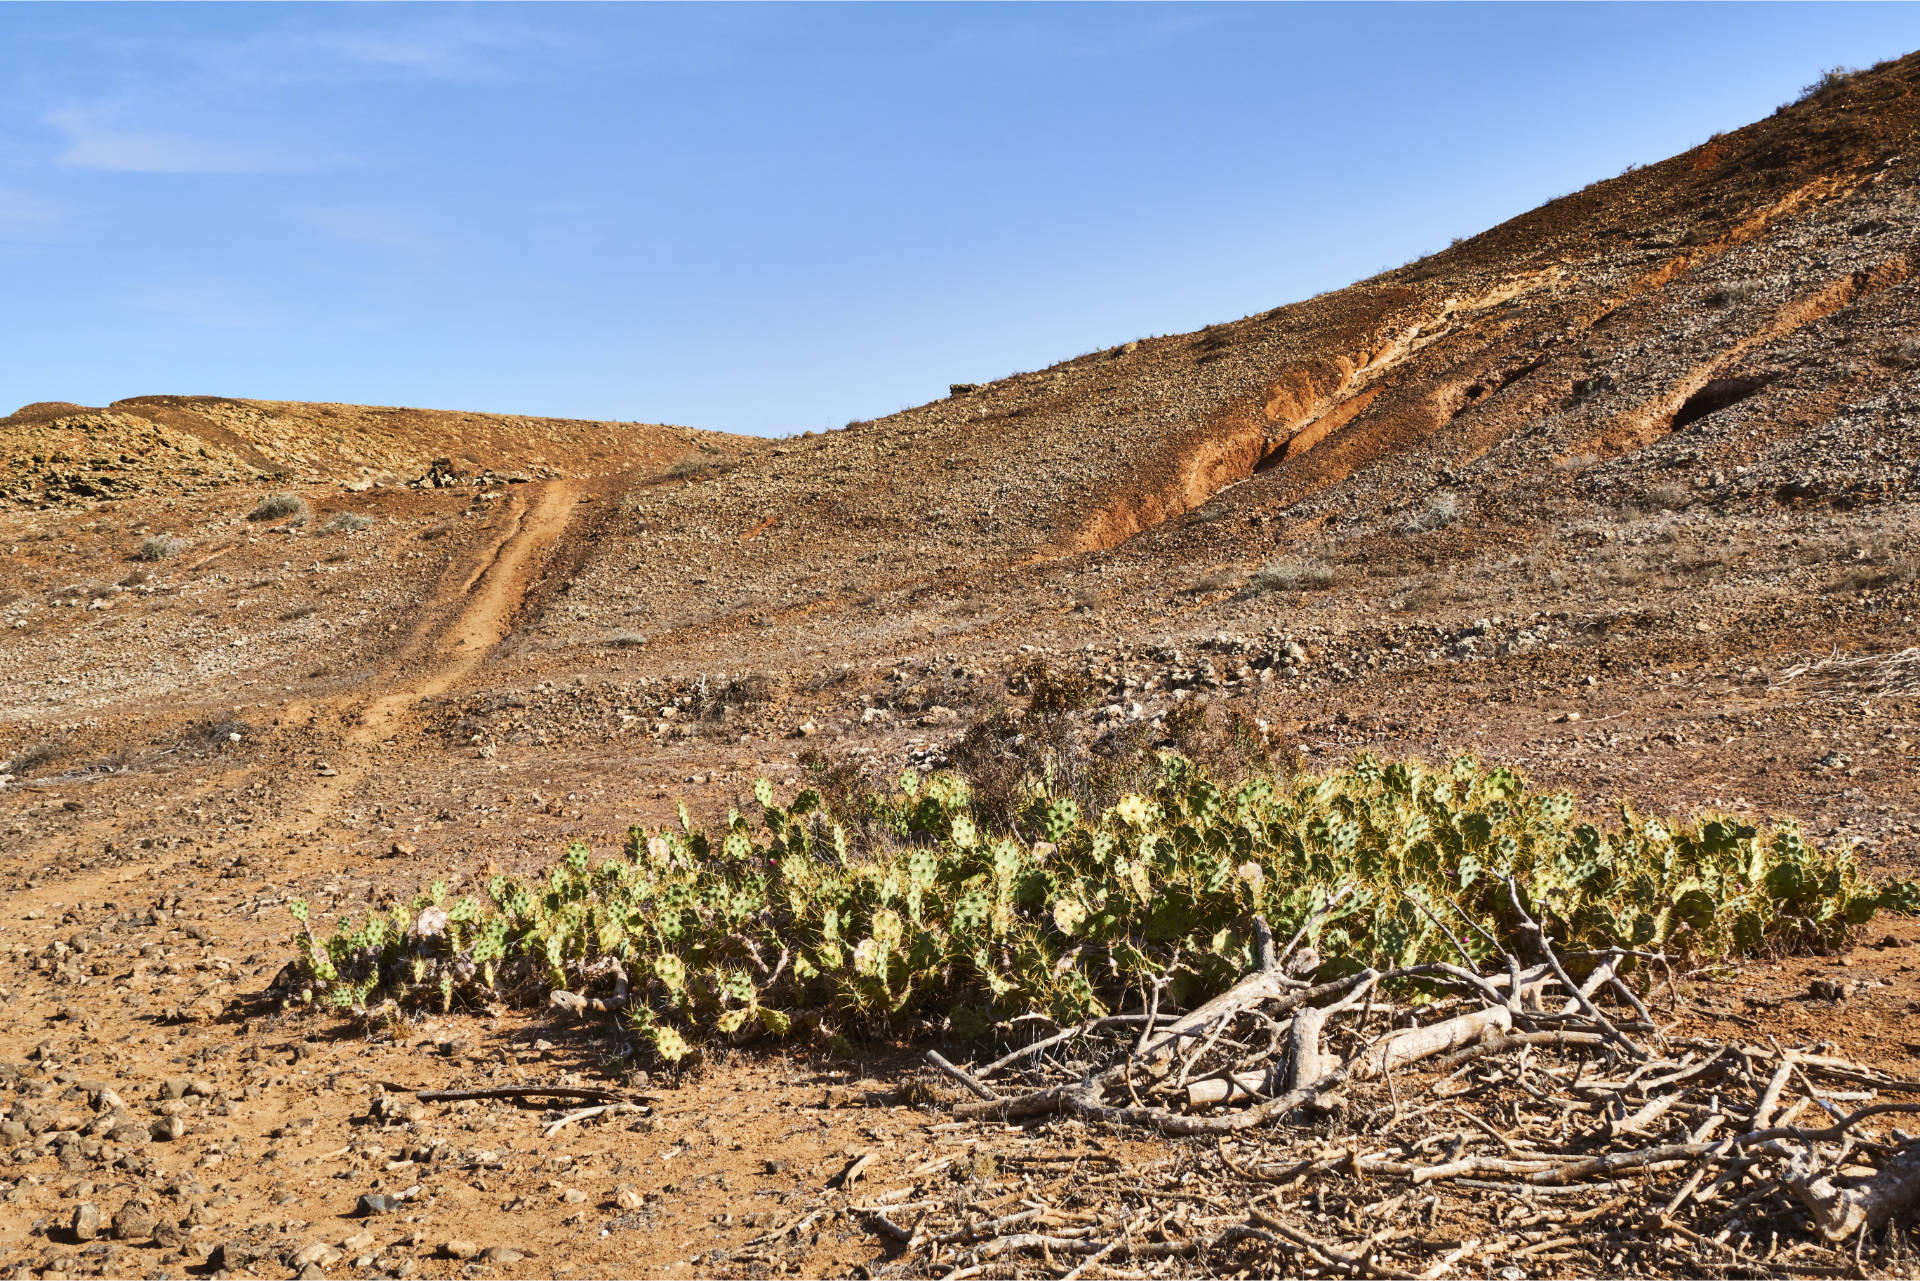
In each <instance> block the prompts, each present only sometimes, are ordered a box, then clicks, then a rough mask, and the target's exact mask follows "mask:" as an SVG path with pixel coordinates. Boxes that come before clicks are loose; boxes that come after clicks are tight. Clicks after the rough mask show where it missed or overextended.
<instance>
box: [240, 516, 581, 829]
mask: <svg viewBox="0 0 1920 1281" xmlns="http://www.w3.org/2000/svg"><path fill="white" fill-rule="evenodd" d="M577 498H578V494H577V492H576V490H575V488H574V485H573V484H572V482H570V481H567V480H553V481H548V482H546V483H544V484H542V485H540V486H539V487H538V488H537V489H536V490H535V491H534V492H533V493H531V494H530V495H528V497H527V498H526V499H525V500H524V501H523V502H522V503H520V504H516V506H515V508H514V509H513V510H512V511H511V512H510V513H509V517H508V524H507V529H506V531H505V532H504V533H503V534H502V535H501V536H500V538H499V539H498V540H497V541H496V542H495V543H494V544H493V546H492V547H490V548H488V550H487V551H486V552H485V553H484V554H483V555H482V556H481V557H480V558H479V560H478V562H477V563H476V565H475V567H474V568H473V570H472V572H471V573H469V574H468V576H467V578H466V581H465V583H464V585H463V586H462V587H461V588H460V594H461V595H462V596H465V597H466V604H465V605H464V606H463V607H462V608H461V609H460V611H459V612H458V613H457V614H456V615H455V616H454V617H453V620H452V621H451V622H449V623H448V624H447V625H446V626H445V627H444V628H442V629H441V630H440V631H439V632H438V633H437V634H435V635H433V636H431V637H430V638H429V639H428V640H427V642H426V645H425V652H424V653H422V654H421V655H420V656H419V657H418V658H416V659H414V660H413V661H412V662H411V664H409V666H410V667H411V668H412V670H411V671H409V672H408V673H407V674H406V675H404V676H402V677H400V678H399V679H398V680H396V681H395V682H394V683H393V684H392V685H391V686H390V687H388V688H387V689H385V690H384V691H383V692H380V693H377V694H374V695H373V697H372V698H371V699H369V700H368V701H367V702H366V703H365V704H364V705H363V706H361V708H360V709H359V712H358V714H357V715H354V714H353V713H352V711H351V710H350V709H351V705H352V702H353V701H354V699H353V697H350V698H348V699H344V700H336V703H335V705H336V706H338V705H339V704H340V703H342V702H344V703H346V704H347V708H346V709H344V710H347V714H348V717H349V719H350V727H349V729H348V730H347V734H346V741H347V745H348V747H349V748H350V749H351V754H350V755H347V756H345V757H344V758H343V759H341V760H339V761H337V762H331V763H330V767H331V768H332V769H333V771H334V772H333V773H331V774H328V775H323V776H321V777H319V778H316V779H314V780H313V782H312V784H311V785H310V786H309V788H308V789H307V791H306V792H305V794H304V795H302V796H301V797H300V798H298V799H297V800H295V801H294V802H293V803H292V804H291V805H290V806H289V807H288V811H289V818H288V821H287V822H285V823H283V824H282V825H281V827H280V829H279V830H277V831H273V830H270V831H268V832H266V833H265V834H264V839H265V841H266V842H268V843H271V842H273V841H274V840H276V839H278V838H279V837H281V836H284V835H286V834H287V833H288V832H289V831H292V830H299V829H301V828H303V827H306V828H310V827H311V826H313V824H314V823H317V822H318V821H319V820H321V819H323V818H324V817H325V816H326V815H327V814H328V813H330V812H332V810H333V809H334V807H335V805H336V804H338V802H339V799H340V798H341V797H342V796H343V795H345V794H346V793H347V792H348V791H349V790H350V789H351V788H352V787H353V786H354V785H355V784H356V783H358V782H359V781H360V779H362V778H363V777H364V776H365V775H366V772H367V771H368V770H369V769H370V768H372V766H373V765H374V763H375V761H376V760H377V759H378V753H379V751H380V748H381V747H382V745H384V744H387V743H390V742H392V741H393V740H394V738H395V736H396V734H397V733H398V732H399V731H400V730H401V728H402V727H403V725H404V722H405V720H406V718H407V716H408V714H409V713H410V712H412V711H413V709H414V708H416V707H417V706H419V704H420V702H421V701H422V700H423V699H428V698H432V697H434V696H436V695H438V694H442V693H445V692H446V691H447V690H449V689H451V688H452V687H453V686H455V685H457V684H459V683H460V681H462V680H464V679H465V678H466V677H467V676H469V675H470V674H472V673H473V671H474V670H475V669H476V668H478V667H479V666H480V665H481V664H482V663H483V662H485V661H486V658H487V655H488V654H489V653H490V652H492V650H493V647H494V646H496V645H498V644H499V643H500V642H501V641H502V640H504V639H505V638H506V636H507V633H508V632H509V631H510V630H511V629H512V624H513V616H514V613H515V611H516V610H518V609H519V607H520V602H521V600H522V598H523V597H524V596H525V594H526V589H527V580H528V576H529V572H530V571H531V570H532V569H533V568H534V567H535V566H537V565H538V564H539V562H540V559H541V557H542V556H543V554H544V553H545V552H546V551H547V550H548V549H549V548H551V547H552V546H553V545H554V544H555V543H556V542H558V541H559V539H560V536H561V534H562V533H564V532H565V530H566V528H567V521H568V520H569V519H570V518H571V517H572V515H573V509H574V504H575V501H576V499H577ZM356 697H364V694H362V695H359V696H356ZM303 820H305V821H303Z"/></svg>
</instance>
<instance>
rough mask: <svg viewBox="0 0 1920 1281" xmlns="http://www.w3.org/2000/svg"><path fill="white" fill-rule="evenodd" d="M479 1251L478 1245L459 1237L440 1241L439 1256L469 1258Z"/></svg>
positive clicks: (444, 1257)
mask: <svg viewBox="0 0 1920 1281" xmlns="http://www.w3.org/2000/svg"><path fill="white" fill-rule="evenodd" d="M479 1253H480V1247H479V1246H477V1245H475V1244H474V1243H473V1242H471V1241H468V1240H465V1239H463V1238H461V1237H455V1238H454V1239H453V1240H451V1241H442V1242H441V1243H440V1257H441V1258H443V1259H471V1258H473V1257H475V1256H476V1255H478V1254H479Z"/></svg>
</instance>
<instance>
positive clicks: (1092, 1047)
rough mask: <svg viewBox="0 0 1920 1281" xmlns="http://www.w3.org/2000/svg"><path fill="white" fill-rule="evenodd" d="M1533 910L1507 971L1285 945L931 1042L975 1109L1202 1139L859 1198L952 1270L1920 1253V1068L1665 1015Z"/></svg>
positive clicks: (1755, 1265)
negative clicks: (1185, 993)
mask: <svg viewBox="0 0 1920 1281" xmlns="http://www.w3.org/2000/svg"><path fill="white" fill-rule="evenodd" d="M1517 906H1518V900H1517V898H1516V907H1517ZM1528 928H1529V930H1530V932H1531V936H1532V938H1533V940H1534V942H1535V943H1536V944H1537V946H1538V956H1539V958H1540V959H1539V960H1538V961H1537V962H1536V963H1534V964H1523V963H1522V962H1521V960H1520V959H1519V958H1514V957H1508V958H1506V962H1507V963H1506V972H1505V973H1485V972H1480V971H1478V970H1476V969H1474V968H1471V967H1470V966H1468V965H1462V966H1450V965H1426V966H1420V967H1416V968H1410V969H1402V970H1394V971H1389V972H1385V973H1380V972H1375V971H1373V970H1367V971H1363V972H1362V973H1359V974H1355V975H1352V976H1350V977H1347V978H1343V979H1340V980H1338V981H1336V982H1329V983H1321V984H1318V985H1310V984H1308V983H1306V982H1304V981H1302V980H1298V979H1294V978H1290V977H1288V975H1287V973H1286V971H1285V969H1284V968H1283V967H1282V965H1281V964H1280V961H1281V959H1282V957H1281V956H1279V955H1277V954H1276V953H1275V952H1274V949H1272V948H1271V946H1268V947H1267V948H1265V949H1264V951H1265V964H1264V966H1263V968H1262V969H1260V970H1259V971H1257V972H1255V973H1254V974H1252V975H1251V976H1249V977H1248V978H1247V979H1245V980H1244V981H1242V982H1241V983H1240V984H1238V985H1237V986H1236V987H1234V988H1233V989H1232V990H1231V991H1229V992H1227V993H1226V994H1224V995H1222V996H1220V997H1219V998H1217V999H1215V1000H1213V1001H1210V1002H1208V1003H1207V1004H1205V1005H1204V1006H1202V1007H1200V1008H1198V1009H1195V1010H1192V1011H1190V1012H1187V1013H1181V1014H1177V1015H1176V1014H1167V1013H1163V1012H1161V1011H1160V1010H1159V1009H1158V1008H1156V1007H1157V1005H1158V1002H1157V1001H1149V1002H1147V1003H1146V1008H1144V1009H1142V1010H1141V1011H1140V1012H1139V1013H1137V1014H1132V1015H1122V1016H1118V1017H1109V1018H1104V1019H1099V1020H1095V1021H1094V1022H1092V1023H1088V1024H1085V1025H1082V1026H1079V1027H1074V1028H1061V1029H1057V1030H1054V1031H1052V1032H1050V1033H1048V1034H1045V1035H1042V1036H1040V1037H1038V1038H1037V1039H1036V1040H1034V1041H1033V1042H1032V1043H1031V1044H1030V1045H1028V1046H1026V1047H1025V1048H1023V1049H1020V1050H1016V1051H1015V1052H1014V1053H1012V1054H1008V1055H1006V1056H1004V1057H1003V1058H1000V1059H999V1060H997V1061H995V1062H992V1063H988V1064H985V1065H983V1066H980V1067H978V1068H977V1069H973V1070H969V1069H968V1068H965V1067H959V1066H955V1065H953V1064H951V1063H948V1062H946V1061H945V1060H944V1059H942V1058H940V1056H938V1055H937V1054H933V1055H929V1058H930V1059H931V1060H932V1061H933V1062H934V1063H935V1064H936V1066H938V1067H939V1068H940V1069H941V1070H942V1071H943V1072H945V1073H947V1074H948V1075H949V1076H951V1077H953V1078H954V1079H955V1080H957V1081H959V1082H961V1083H962V1084H964V1085H965V1086H966V1088H967V1089H969V1090H970V1091H971V1092H972V1093H973V1094H974V1095H976V1096H978V1097H977V1098H976V1099H975V1100H974V1101H971V1102H967V1103H963V1104H960V1105H958V1106H957V1107H956V1108H955V1109H954V1112H955V1115H956V1116H957V1117H959V1118H963V1119H966V1120H969V1121H971V1122H973V1123H974V1124H975V1125H977V1126H979V1127H980V1128H981V1130H982V1133H983V1134H988V1133H990V1132H991V1131H990V1129H989V1127H991V1128H992V1129H998V1130H1001V1131H1002V1132H1005V1131H1006V1130H1007V1129H1008V1128H1009V1127H1007V1126H1006V1124H1005V1123H1006V1122H1009V1121H1022V1122H1023V1123H1024V1124H1026V1125H1028V1126H1029V1127H1031V1126H1033V1125H1036V1124H1038V1125H1041V1126H1045V1127H1048V1128H1050V1129H1052V1130H1053V1131H1055V1133H1054V1134H1053V1136H1052V1137H1053V1138H1054V1139H1055V1140H1056V1141H1059V1140H1065V1141H1066V1146H1067V1147H1068V1149H1069V1150H1070V1148H1071V1145H1072V1144H1073V1143H1074V1142H1076V1141H1085V1139H1086V1137H1087V1136H1088V1135H1089V1134H1091V1133H1092V1131H1093V1130H1094V1129H1096V1128H1098V1129H1102V1130H1107V1131H1108V1132H1109V1133H1113V1134H1115V1135H1116V1136H1126V1135H1129V1134H1131V1135H1133V1136H1134V1137H1142V1136H1143V1134H1144V1132H1149V1131H1150V1132H1156V1133H1158V1134H1162V1135H1167V1136H1177V1137H1184V1138H1185V1139H1186V1140H1187V1141H1185V1142H1178V1143H1175V1144H1174V1145H1172V1147H1171V1149H1170V1151H1169V1154H1168V1155H1167V1156H1166V1157H1165V1158H1164V1159H1162V1160H1159V1161H1157V1162H1152V1163H1149V1164H1148V1165H1147V1166H1145V1167H1139V1166H1124V1165H1118V1164H1115V1163H1113V1162H1112V1160H1111V1158H1110V1157H1108V1158H1103V1157H1101V1156H1098V1155H1094V1154H1089V1155H1088V1156H1087V1157H1086V1158H1085V1159H1082V1160H1076V1161H1068V1160H1066V1159H1065V1158H1061V1157H1058V1156H1056V1157H1053V1158H1051V1159H1050V1161H1048V1162H1045V1163H1030V1164H1029V1166H1028V1167H1027V1168H1026V1169H1024V1170H1022V1169H1021V1167H1020V1165H1019V1163H1018V1162H1013V1163H1010V1164H1007V1165H1005V1166H1004V1167H1003V1169H1002V1170H1001V1172H1003V1173H1006V1174H1008V1176H1009V1177H1005V1178H1000V1179H997V1180H996V1179H987V1180H985V1181H984V1182H983V1181H981V1180H979V1179H975V1180H972V1181H971V1182H970V1183H968V1184H966V1185H956V1184H955V1183H954V1182H953V1181H952V1180H951V1179H950V1178H947V1179H946V1181H945V1182H944V1183H943V1182H942V1181H941V1177H935V1176H930V1177H929V1178H928V1179H926V1180H922V1181H921V1182H919V1183H916V1184H914V1185H912V1186H909V1187H905V1188H896V1189H892V1190H890V1191H889V1192H887V1193H885V1194H882V1195H878V1196H871V1197H870V1198H869V1199H868V1200H867V1201H865V1202H852V1201H851V1200H850V1201H849V1204H848V1205H847V1207H846V1209H847V1212H848V1213H849V1214H850V1215H852V1216H855V1217H859V1218H861V1219H863V1221H864V1222H865V1224H866V1226H867V1228H868V1229H869V1230H870V1231H872V1232H874V1233H876V1234H878V1235H879V1236H880V1237H882V1238H883V1239H885V1240H886V1241H888V1242H889V1243H890V1247H891V1248H890V1254H891V1255H892V1259H891V1261H890V1262H889V1263H888V1264H887V1265H884V1266H883V1268H882V1270H881V1273H880V1274H881V1275H934V1276H943V1277H947V1278H949V1279H950V1281H959V1279H960V1278H966V1277H974V1276H1016V1275H1017V1276H1054V1277H1061V1276H1065V1277H1082V1276H1086V1277H1092V1276H1103V1275H1104V1276H1125V1275H1133V1276H1146V1275H1154V1276H1160V1275H1173V1274H1179V1275H1193V1274H1198V1273H1209V1274H1212V1273H1217V1274H1226V1275H1236V1274H1237V1275H1274V1274H1278V1273H1285V1274H1290V1275H1291V1274H1300V1275H1342V1276H1379V1277H1415V1276H1418V1277H1439V1276H1443V1275H1446V1274H1448V1273H1449V1272H1455V1273H1458V1274H1462V1275H1468V1274H1480V1275H1486V1274H1488V1273H1489V1272H1494V1273H1498V1272H1499V1270H1500V1269H1503V1268H1504V1269H1506V1270H1507V1271H1508V1272H1510V1273H1512V1274H1513V1275H1540V1274H1543V1273H1548V1272H1563V1273H1573V1274H1600V1273H1608V1274H1621V1273H1628V1272H1631V1273H1641V1274H1673V1273H1675V1272H1686V1273H1698V1272H1700V1271H1703V1270H1705V1271H1709V1272H1714V1273H1716V1274H1728V1273H1731V1274H1745V1275H1788V1274H1792V1275H1839V1274H1842V1273H1844V1274H1846V1275H1859V1274H1860V1273H1859V1271H1858V1269H1860V1268H1861V1267H1862V1265H1863V1262H1871V1261H1873V1260H1875V1259H1877V1260H1879V1261H1880V1263H1881V1265H1882V1266H1893V1267H1901V1266H1904V1265H1903V1264H1902V1263H1901V1260H1902V1259H1904V1258H1906V1257H1907V1256H1906V1254H1905V1253H1904V1251H1905V1250H1906V1246H1905V1245H1904V1244H1903V1238H1902V1237H1901V1236H1900V1234H1899V1232H1898V1231H1897V1230H1896V1225H1895V1220H1896V1219H1897V1218H1898V1217H1899V1216H1901V1215H1902V1214H1903V1212H1904V1211H1906V1210H1909V1209H1911V1208H1912V1207H1914V1206H1915V1205H1916V1204H1917V1203H1920V1141H1916V1140H1915V1139H1913V1138H1912V1137H1910V1136H1909V1135H1907V1134H1905V1133H1903V1132H1902V1131H1901V1130H1899V1129H1897V1128H1893V1127H1892V1125H1891V1123H1892V1122H1894V1121H1896V1120H1898V1119H1899V1114H1902V1113H1911V1112H1920V1102H1900V1101H1879V1100H1880V1098H1881V1096H1883V1095H1920V1082H1916V1081H1903V1080H1896V1079H1893V1078H1890V1077H1888V1076H1886V1075H1884V1074H1882V1073H1879V1072H1876V1071H1873V1070H1870V1069H1868V1068H1866V1067H1863V1066H1860V1065H1857V1064H1854V1063H1850V1062H1847V1061H1844V1060H1841V1059H1838V1058H1834V1057H1831V1056H1828V1055H1825V1054H1822V1053H1818V1052H1813V1051H1795V1050H1789V1049H1782V1048H1779V1047H1777V1046H1772V1045H1769V1046H1767V1047H1760V1046H1755V1045H1741V1044H1733V1043H1723V1042H1718V1041H1714V1040H1707V1039H1700V1038H1691V1037H1675V1036H1671V1035H1667V1034H1666V1033H1665V1031H1663V1029H1662V1028H1660V1027H1659V1026H1657V1025H1656V1023H1655V1021H1654V1018H1653V1016H1652V1015H1651V1014H1650V1013H1649V1011H1648V1010H1647V1008H1646V1006H1645V1004H1644V1003H1643V1000H1642V998H1641V997H1640V996H1639V995H1638V994H1636V992H1635V991H1634V990H1633V988H1632V986H1631V985H1630V984H1629V983H1628V982H1627V981H1626V980H1625V977H1624V976H1623V973H1622V971H1623V970H1624V969H1625V968H1626V963H1627V961H1628V956H1627V955H1626V954H1621V953H1614V954H1610V955H1607V956H1604V957H1569V958H1567V960H1569V961H1573V962H1575V963H1576V964H1575V968H1578V969H1582V970H1585V976H1584V978H1583V979H1581V980H1575V979H1574V978H1573V977H1572V976H1571V975H1570V973H1569V971H1568V967H1567V964H1566V963H1565V962H1563V960H1562V958H1561V957H1559V956H1557V955H1556V954H1555V953H1554V951H1553V950H1552V948H1551V947H1550V946H1549V945H1547V943H1546V941H1545V939H1544V937H1543V936H1542V935H1541V933H1540V932H1539V930H1538V929H1537V928H1534V927H1531V926H1529V927H1528ZM1462 956H1463V959H1464V957H1465V951H1464V949H1463V951H1462ZM1589 967H1590V968H1589ZM1603 1005H1604V1006H1606V1007H1610V1009H1611V1011H1612V1012H1611V1013H1609V1012H1608V1009H1605V1008H1603ZM996 1122H998V1123H1001V1124H999V1125H998V1126H995V1125H994V1123H996ZM1089 1123H1092V1124H1091V1125H1090V1124H1089ZM1110 1127H1119V1128H1118V1129H1117V1130H1114V1129H1111V1128H1110ZM1050 1146H1052V1145H1050ZM1056 1150H1058V1149H1057V1148H1056ZM1514 1269H1518V1272H1513V1270H1514Z"/></svg>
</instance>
